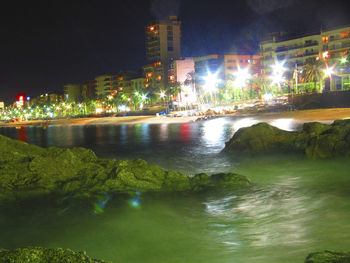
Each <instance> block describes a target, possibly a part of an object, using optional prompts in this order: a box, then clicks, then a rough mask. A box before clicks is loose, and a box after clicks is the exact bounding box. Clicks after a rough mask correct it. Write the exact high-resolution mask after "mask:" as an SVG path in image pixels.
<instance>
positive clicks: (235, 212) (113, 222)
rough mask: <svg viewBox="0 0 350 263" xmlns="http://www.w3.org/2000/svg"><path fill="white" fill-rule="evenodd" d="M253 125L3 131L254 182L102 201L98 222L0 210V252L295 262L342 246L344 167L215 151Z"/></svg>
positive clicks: (75, 213) (50, 212) (347, 229)
mask: <svg viewBox="0 0 350 263" xmlns="http://www.w3.org/2000/svg"><path fill="white" fill-rule="evenodd" d="M259 121H261V119H256V118H252V117H251V118H218V119H212V120H209V121H205V122H196V123H187V124H160V125H153V124H136V125H106V126H89V127H85V126H50V127H48V128H47V129H42V128H39V127H27V128H20V129H18V130H17V129H9V128H1V129H0V133H2V134H4V135H7V136H11V137H13V138H18V139H20V140H23V141H28V142H30V143H35V144H38V145H41V146H45V147H48V146H53V145H55V146H61V147H71V146H84V147H88V148H91V149H93V150H94V151H95V152H96V153H97V154H98V156H101V157H117V158H122V159H130V158H143V159H146V160H148V161H149V162H152V163H157V164H159V165H161V166H163V167H164V168H167V169H173V170H178V171H182V172H185V173H187V174H193V173H198V172H208V173H213V172H221V171H230V170H234V171H236V172H238V173H241V174H244V175H247V176H248V177H249V178H250V179H251V180H252V181H253V182H255V185H254V186H253V187H252V188H249V189H246V190H239V191H238V190H237V191H236V190H235V191H232V192H220V193H208V194H203V195H199V196H197V195H194V196H192V195H190V196H189V195H179V196H176V197H174V196H170V197H164V196H162V197H159V196H147V195H140V196H139V195H137V201H139V202H140V207H139V208H138V209H135V208H134V207H132V206H130V205H129V204H130V200H134V199H132V198H135V197H130V198H128V199H125V200H123V199H119V198H114V199H113V198H112V199H109V198H108V203H106V204H105V203H103V202H104V201H105V200H107V199H106V198H105V197H104V199H103V200H102V201H103V202H102V204H103V210H101V209H99V210H98V213H96V212H95V214H97V215H95V216H93V215H92V212H91V208H93V206H92V205H91V204H90V206H86V207H85V208H86V210H84V209H85V208H84V207H77V208H76V209H75V207H74V205H72V206H67V207H68V208H67V207H63V208H60V209H61V210H60V211H61V212H60V213H61V214H60V215H58V214H57V213H58V211H57V210H58V208H56V207H48V206H46V205H45V204H33V206H32V207H30V206H28V207H26V208H25V209H24V208H23V207H22V208H21V209H17V208H16V207H11V208H9V209H7V210H5V211H4V210H3V209H4V208H2V207H0V209H2V210H1V211H0V229H1V230H2V232H1V235H0V247H18V246H28V245H42V246H48V247H69V248H72V249H75V250H87V251H88V254H89V255H91V256H93V257H97V258H103V259H106V260H112V261H113V262H170V263H171V262H208V263H209V262H210V263H212V262H214V263H216V262H217V263H219V262H220V263H223V262H224V263H226V262H238V263H240V262H242V263H243V262H257V263H264V262H271V263H277V262H287V263H292V262H293V263H295V262H303V260H304V258H305V257H306V255H307V254H308V253H309V252H312V251H320V250H325V249H329V250H347V248H348V247H349V246H350V239H349V237H348V233H350V224H349V222H350V203H349V198H350V196H349V191H348V189H350V182H349V178H348V171H349V168H350V167H349V166H350V165H349V164H348V162H344V161H341V160H340V161H329V162H325V161H322V162H314V161H307V160H303V159H302V158H299V157H297V158H294V157H291V156H290V157H289V156H288V157H285V158H282V157H274V158H268V157H266V158H258V159H254V160H253V159H250V160H245V161H243V162H242V161H240V162H237V161H236V160H233V159H232V158H231V157H230V156H227V155H225V154H223V153H220V152H221V150H222V148H223V147H224V144H225V142H226V141H227V140H228V139H230V138H231V137H232V135H233V133H234V132H235V131H237V129H238V128H240V127H246V126H250V125H252V124H255V123H257V122H259ZM268 121H269V122H270V123H271V124H273V125H276V126H278V127H279V128H283V129H286V130H295V129H296V128H297V127H298V126H297V125H298V124H297V123H296V122H295V121H294V120H292V119H277V120H268ZM330 178H331V179H330ZM100 203H101V202H100ZM98 204H99V203H98ZM70 207H72V208H70ZM97 208H99V207H97ZM95 209H96V205H95ZM101 211H102V212H101ZM18 233H20V235H18ZM150 251H152V253H150Z"/></svg>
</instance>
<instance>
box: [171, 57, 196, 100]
mask: <svg viewBox="0 0 350 263" xmlns="http://www.w3.org/2000/svg"><path fill="white" fill-rule="evenodd" d="M194 73H195V67H194V59H193V58H184V59H178V60H174V61H172V63H171V64H170V68H169V80H170V82H172V83H175V82H177V83H178V84H179V85H180V86H181V92H180V93H179V94H178V96H177V101H179V102H180V103H181V104H182V105H191V104H195V103H197V94H196V89H195V83H194Z"/></svg>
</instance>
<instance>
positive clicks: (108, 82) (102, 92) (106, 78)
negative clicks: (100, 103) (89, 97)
mask: <svg viewBox="0 0 350 263" xmlns="http://www.w3.org/2000/svg"><path fill="white" fill-rule="evenodd" d="M112 77H113V76H112V75H111V74H105V75H101V76H97V77H95V85H96V86H95V89H96V95H97V97H98V98H102V99H103V98H106V97H107V96H108V95H110V94H111V93H112V91H113V85H112Z"/></svg>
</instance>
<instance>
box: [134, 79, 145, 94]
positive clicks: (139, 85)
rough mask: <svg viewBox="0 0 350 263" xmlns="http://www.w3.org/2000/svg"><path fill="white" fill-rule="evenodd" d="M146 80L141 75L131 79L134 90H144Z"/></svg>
mask: <svg viewBox="0 0 350 263" xmlns="http://www.w3.org/2000/svg"><path fill="white" fill-rule="evenodd" d="M145 81H146V79H145V78H143V77H141V76H139V77H136V78H133V79H131V86H132V90H133V92H135V91H141V90H143V89H144V88H145Z"/></svg>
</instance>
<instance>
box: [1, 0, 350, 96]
mask: <svg viewBox="0 0 350 263" xmlns="http://www.w3.org/2000/svg"><path fill="white" fill-rule="evenodd" d="M8 2H11V3H10V4H7V6H2V8H1V14H0V29H1V34H2V38H1V42H0V47H1V49H0V72H1V73H0V74H1V78H0V101H2V100H5V101H13V99H14V96H15V95H16V94H17V93H18V92H25V93H27V94H28V95H30V96H36V95H38V94H40V93H44V92H48V91H56V90H57V91H62V90H63V84H64V83H72V82H73V83H74V82H83V81H84V80H88V79H93V78H94V77H95V76H97V75H99V74H103V73H108V72H118V71H119V70H136V69H139V68H141V67H142V65H144V64H145V63H146V59H145V48H144V46H145V44H144V26H145V24H146V23H148V22H149V21H150V20H152V19H153V18H157V17H164V16H165V15H166V14H168V13H170V14H177V15H178V16H179V17H180V19H181V21H182V35H183V37H182V51H183V55H184V56H199V55H206V54H210V53H224V52H229V51H235V50H236V51H237V50H238V51H242V52H245V53H246V52H253V51H254V50H256V48H257V43H258V41H257V39H258V37H261V36H262V35H264V33H267V32H271V31H277V30H289V31H297V32H298V31H300V32H303V31H305V30H307V31H310V30H318V29H319V28H320V27H321V25H327V26H337V25H344V24H350V8H349V7H347V6H346V1H344V0H342V1H341V0H332V1H330V0H327V1H324V0H238V1H234V0H231V1H228V0H227V1H223V0H212V1H207V0H183V1H181V0H145V1H133V0H127V1H125V0H123V1H117V0H114V1H109V0H99V1H95V0H92V1H89V0H84V1H83V0H74V1H73V0H71V1H64V0H61V1H55V0H50V1H35V0H33V1H26V3H22V2H20V1H15V0H14V1H8Z"/></svg>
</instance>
